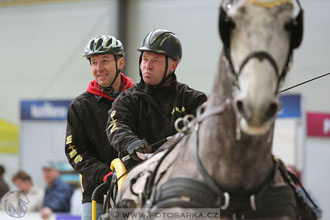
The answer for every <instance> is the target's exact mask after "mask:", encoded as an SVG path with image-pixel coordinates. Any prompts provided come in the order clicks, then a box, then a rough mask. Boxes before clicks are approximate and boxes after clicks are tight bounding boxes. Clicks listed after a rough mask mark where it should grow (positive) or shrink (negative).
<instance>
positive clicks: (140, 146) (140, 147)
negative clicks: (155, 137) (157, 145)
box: [127, 140, 152, 161]
mask: <svg viewBox="0 0 330 220" xmlns="http://www.w3.org/2000/svg"><path fill="white" fill-rule="evenodd" d="M136 152H139V153H142V154H147V153H151V152H152V149H151V147H150V146H149V145H148V143H147V142H146V141H145V140H137V141H134V142H133V143H131V144H130V145H129V146H128V147H127V153H128V154H129V155H130V157H131V158H132V159H133V160H138V161H141V159H140V158H139V157H138V156H137V155H136Z"/></svg>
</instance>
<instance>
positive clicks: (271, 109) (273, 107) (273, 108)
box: [264, 102, 278, 121]
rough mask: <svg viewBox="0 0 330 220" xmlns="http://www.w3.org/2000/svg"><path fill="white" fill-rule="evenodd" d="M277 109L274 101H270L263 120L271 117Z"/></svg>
mask: <svg viewBox="0 0 330 220" xmlns="http://www.w3.org/2000/svg"><path fill="white" fill-rule="evenodd" d="M277 110H278V104H277V103H276V102H273V103H271V104H270V106H269V108H268V109H267V111H266V114H265V117H264V121H267V120H269V119H271V118H272V117H274V115H275V114H276V113H277Z"/></svg>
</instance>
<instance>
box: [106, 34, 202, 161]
mask: <svg viewBox="0 0 330 220" xmlns="http://www.w3.org/2000/svg"><path fill="white" fill-rule="evenodd" d="M138 50H139V51H140V52H141V55H140V77H141V81H140V83H138V84H137V85H135V86H134V87H133V88H131V89H128V90H126V91H125V92H123V93H122V94H121V95H120V97H118V99H116V101H115V102H114V103H113V105H112V109H111V111H109V118H108V123H107V127H106V132H107V135H108V140H109V142H110V145H111V146H113V147H114V148H116V150H117V151H118V152H120V154H121V156H125V155H129V156H130V157H131V159H133V160H134V161H132V160H131V161H130V162H129V163H128V164H126V165H128V166H129V167H130V166H133V165H135V164H137V163H138V161H140V158H139V157H138V155H137V152H139V153H151V152H153V151H155V150H156V149H152V148H151V147H150V145H152V144H154V143H156V142H159V141H161V140H164V139H166V138H167V137H169V136H172V135H174V134H175V133H176V130H175V128H174V123H175V121H176V119H178V118H179V117H183V116H185V115H187V114H195V113H196V109H197V107H198V106H200V105H201V104H202V103H203V102H205V101H206V96H205V94H204V93H202V92H199V91H196V90H194V89H191V88H189V87H188V86H187V85H185V84H181V83H179V82H177V80H176V76H175V70H176V68H177V66H178V64H179V62H180V60H181V57H182V47H181V43H180V41H179V39H178V38H177V37H176V35H175V34H174V33H172V32H170V31H167V30H162V29H156V30H154V31H152V32H150V33H149V34H148V35H147V36H146V37H145V39H144V40H143V42H142V43H141V46H140V48H139V49H138Z"/></svg>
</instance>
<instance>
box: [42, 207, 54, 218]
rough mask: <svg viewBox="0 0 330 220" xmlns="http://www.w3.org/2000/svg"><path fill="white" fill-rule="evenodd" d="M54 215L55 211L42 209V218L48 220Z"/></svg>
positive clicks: (46, 208)
mask: <svg viewBox="0 0 330 220" xmlns="http://www.w3.org/2000/svg"><path fill="white" fill-rule="evenodd" d="M52 213H53V211H52V210H51V209H50V208H48V207H44V208H42V209H41V218H42V219H48V218H49V217H50V216H51V215H52Z"/></svg>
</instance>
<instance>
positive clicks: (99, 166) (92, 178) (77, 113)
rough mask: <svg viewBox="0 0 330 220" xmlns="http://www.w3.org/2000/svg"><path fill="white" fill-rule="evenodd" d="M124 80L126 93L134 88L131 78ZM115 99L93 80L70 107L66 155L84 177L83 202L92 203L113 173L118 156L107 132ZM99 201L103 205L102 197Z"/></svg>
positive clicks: (124, 78)
mask: <svg viewBox="0 0 330 220" xmlns="http://www.w3.org/2000/svg"><path fill="white" fill-rule="evenodd" d="M121 77H122V82H123V84H124V90H125V89H127V88H130V87H132V86H133V82H132V81H131V79H130V78H128V77H125V76H124V75H122V76H121ZM92 84H93V85H92ZM93 93H94V94H93ZM113 100H114V98H111V97H107V95H104V94H103V93H102V92H101V91H100V90H98V86H97V83H96V82H95V81H92V82H91V83H90V84H89V87H88V90H87V92H85V93H83V94H81V95H80V96H78V97H77V98H75V99H74V100H73V101H72V103H71V105H70V108H69V112H68V118H67V130H66V141H65V153H66V156H67V158H68V160H69V162H70V164H71V165H72V167H73V168H74V169H75V170H76V171H77V172H79V173H80V174H81V175H82V185H83V203H84V202H90V201H91V195H92V193H93V191H94V189H95V187H96V186H98V185H100V184H101V183H102V182H103V178H104V176H105V175H106V174H107V173H109V172H110V163H111V161H112V160H113V159H115V158H117V157H118V152H116V151H115V150H114V149H113V148H112V147H111V146H110V144H109V142H108V139H107V136H106V133H105V130H104V129H105V126H106V122H107V118H108V111H109V109H110V108H111V106H112V102H113ZM96 201H97V202H98V203H103V196H102V195H101V196H100V198H97V200H96Z"/></svg>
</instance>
